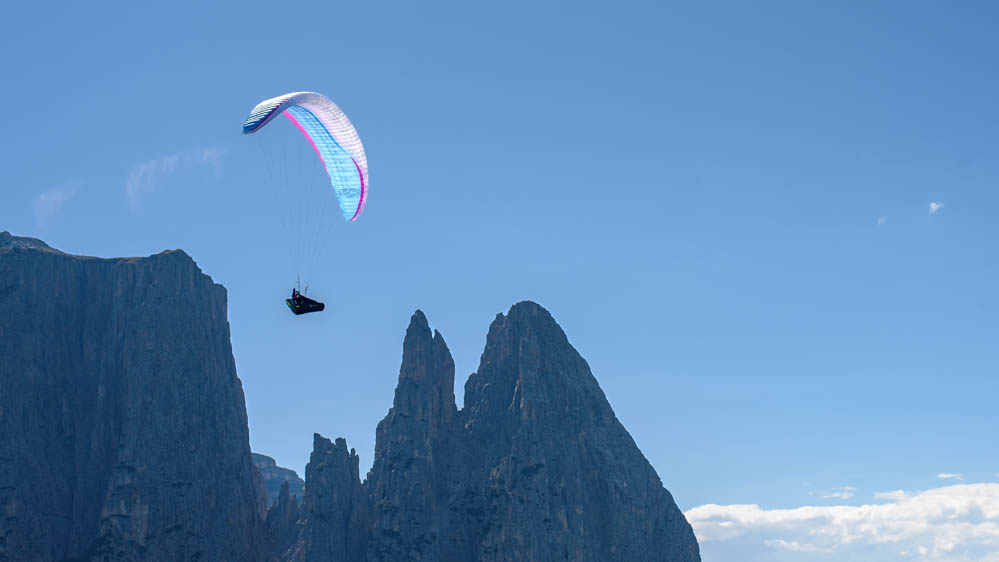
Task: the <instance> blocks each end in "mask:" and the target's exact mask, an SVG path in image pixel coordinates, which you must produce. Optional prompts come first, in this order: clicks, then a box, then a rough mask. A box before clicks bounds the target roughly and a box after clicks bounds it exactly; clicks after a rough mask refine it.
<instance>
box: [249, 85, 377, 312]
mask: <svg viewBox="0 0 999 562" xmlns="http://www.w3.org/2000/svg"><path fill="white" fill-rule="evenodd" d="M278 115H284V116H285V117H287V118H288V120H289V121H291V123H292V124H293V125H294V126H295V127H296V128H297V129H298V130H299V131H300V132H301V133H302V134H303V135H304V136H305V138H306V140H308V141H309V144H311V145H312V148H313V150H315V152H316V155H317V156H319V160H320V162H321V163H322V165H323V167H324V168H325V170H326V173H327V174H328V175H329V181H330V185H331V186H332V188H333V192H334V193H335V194H336V199H337V202H338V203H339V206H340V212H341V214H342V215H343V218H344V219H345V220H347V221H354V220H356V219H357V217H358V216H359V215H360V214H361V211H362V210H363V209H364V204H365V202H366V201H367V197H368V161H367V158H366V157H365V154H364V147H363V146H362V145H361V139H360V137H359V136H358V134H357V131H356V130H355V129H354V126H353V125H351V123H350V121H349V120H348V119H347V116H346V115H344V113H343V111H341V110H340V108H339V107H337V105H336V104H335V103H333V102H332V101H331V100H330V99H329V98H327V97H326V96H324V95H322V94H318V93H315V92H292V93H289V94H284V95H281V96H277V97H275V98H271V99H269V100H264V101H262V102H260V103H258V104H257V105H256V106H255V107H254V108H253V109H252V110H251V111H250V115H249V117H247V119H246V122H245V123H244V124H243V134H251V133H255V132H257V131H259V130H260V129H262V128H263V127H264V126H265V125H267V124H268V123H270V122H272V121H273V120H274V118H275V117H277V116H278ZM303 204H304V205H308V204H309V202H303ZM285 303H286V304H287V305H288V308H290V309H291V311H292V312H294V313H295V314H296V315H299V314H306V313H309V312H319V311H321V310H323V309H324V308H325V305H324V304H323V303H321V302H318V301H315V300H312V299H310V298H308V297H306V296H305V295H302V294H301V293H300V292H299V291H298V289H297V288H296V289H295V290H293V292H292V298H290V299H285Z"/></svg>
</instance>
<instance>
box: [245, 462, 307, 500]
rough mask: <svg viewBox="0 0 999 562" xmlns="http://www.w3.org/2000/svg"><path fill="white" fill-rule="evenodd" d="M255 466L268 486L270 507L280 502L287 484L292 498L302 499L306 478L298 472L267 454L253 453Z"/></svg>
mask: <svg viewBox="0 0 999 562" xmlns="http://www.w3.org/2000/svg"><path fill="white" fill-rule="evenodd" d="M253 466H255V467H257V470H259V471H260V475H261V476H263V478H264V484H265V485H266V487H267V506H268V507H270V506H272V505H274V504H276V503H278V501H279V499H280V494H281V488H283V487H285V484H287V487H288V493H289V494H290V495H291V497H292V498H297V500H300V499H301V498H302V490H303V489H304V488H305V480H302V479H301V478H299V477H298V473H297V472H295V471H294V470H292V469H290V468H284V467H280V466H278V465H277V462H276V461H275V460H274V459H273V458H271V457H268V456H267V455H261V454H260V453H253Z"/></svg>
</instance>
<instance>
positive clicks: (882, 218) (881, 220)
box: [878, 215, 888, 226]
mask: <svg viewBox="0 0 999 562" xmlns="http://www.w3.org/2000/svg"><path fill="white" fill-rule="evenodd" d="M886 222H888V217H886V216H884V215H881V216H880V217H878V226H881V225H883V224H885V223H886Z"/></svg>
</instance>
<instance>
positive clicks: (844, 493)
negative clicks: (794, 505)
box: [819, 486, 857, 500]
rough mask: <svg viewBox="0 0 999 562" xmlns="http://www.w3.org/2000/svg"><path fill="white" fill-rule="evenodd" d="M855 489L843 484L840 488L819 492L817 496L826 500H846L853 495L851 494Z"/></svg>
mask: <svg viewBox="0 0 999 562" xmlns="http://www.w3.org/2000/svg"><path fill="white" fill-rule="evenodd" d="M856 491H857V489H856V488H854V487H853V486H843V487H841V488H836V489H834V490H831V491H829V492H824V493H822V494H819V497H821V498H822V499H827V500H828V499H838V500H848V499H850V498H852V497H853V494H854V492H856Z"/></svg>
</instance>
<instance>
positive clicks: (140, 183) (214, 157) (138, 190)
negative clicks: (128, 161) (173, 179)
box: [125, 148, 222, 212]
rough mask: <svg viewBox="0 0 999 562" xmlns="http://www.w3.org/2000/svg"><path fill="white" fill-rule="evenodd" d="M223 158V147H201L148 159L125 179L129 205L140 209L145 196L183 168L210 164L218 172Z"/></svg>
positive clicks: (135, 209)
mask: <svg viewBox="0 0 999 562" xmlns="http://www.w3.org/2000/svg"><path fill="white" fill-rule="evenodd" d="M221 159H222V150H221V149H219V148H199V149H195V150H188V151H185V152H178V153H176V154H171V155H168V156H161V157H159V158H154V159H152V160H146V161H145V162H142V163H140V164H138V165H136V166H134V167H133V168H132V169H131V171H129V173H128V179H127V180H126V181H125V196H126V197H127V198H128V205H129V207H130V208H131V209H132V211H133V212H134V211H137V210H139V208H140V207H141V203H142V198H143V196H145V195H146V194H149V193H152V192H154V191H156V190H157V189H158V188H159V186H160V184H161V183H162V182H163V181H164V180H165V179H166V178H167V177H168V176H170V175H172V174H174V173H176V172H179V171H181V170H192V169H195V168H198V167H201V166H210V167H211V168H212V169H214V171H215V173H218V171H219V162H220V161H221Z"/></svg>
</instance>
